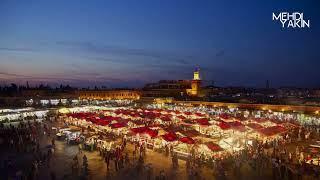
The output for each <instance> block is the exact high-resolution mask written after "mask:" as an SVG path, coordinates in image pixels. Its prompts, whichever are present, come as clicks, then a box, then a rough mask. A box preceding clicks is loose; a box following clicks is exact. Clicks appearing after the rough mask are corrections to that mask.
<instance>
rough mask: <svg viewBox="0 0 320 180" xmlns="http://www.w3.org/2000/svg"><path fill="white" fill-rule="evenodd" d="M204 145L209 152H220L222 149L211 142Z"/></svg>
mask: <svg viewBox="0 0 320 180" xmlns="http://www.w3.org/2000/svg"><path fill="white" fill-rule="evenodd" d="M205 145H207V147H208V148H209V149H210V150H211V151H221V150H222V148H221V147H220V146H219V145H218V144H216V143H213V142H207V143H205Z"/></svg>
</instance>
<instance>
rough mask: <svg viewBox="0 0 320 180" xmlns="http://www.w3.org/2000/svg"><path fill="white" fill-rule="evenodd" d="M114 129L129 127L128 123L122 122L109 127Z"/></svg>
mask: <svg viewBox="0 0 320 180" xmlns="http://www.w3.org/2000/svg"><path fill="white" fill-rule="evenodd" d="M109 126H110V127H111V128H112V129H116V128H123V127H126V126H127V123H124V122H120V123H113V124H110V125H109Z"/></svg>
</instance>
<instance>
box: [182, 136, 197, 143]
mask: <svg viewBox="0 0 320 180" xmlns="http://www.w3.org/2000/svg"><path fill="white" fill-rule="evenodd" d="M179 141H181V142H183V143H186V144H194V143H195V141H194V140H193V139H192V138H191V137H182V138H180V139H179Z"/></svg>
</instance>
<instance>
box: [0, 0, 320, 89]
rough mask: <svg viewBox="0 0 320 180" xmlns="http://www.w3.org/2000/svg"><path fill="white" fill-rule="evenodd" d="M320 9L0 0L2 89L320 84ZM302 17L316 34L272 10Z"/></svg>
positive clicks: (311, 4) (267, 1)
mask: <svg viewBox="0 0 320 180" xmlns="http://www.w3.org/2000/svg"><path fill="white" fill-rule="evenodd" d="M319 9H320V6H319V2H318V1H316V0H314V1H312V0H309V1H308V0H306V1H298V0H290V1H289V0H288V1H284V0H283V1H281V0H280V1H279V0H264V1H262V0H261V1H253V0H250V1H249V0H244V1H222V0H221V1H215V0H211V1H204V0H203V1H191V0H190V1H188V0H183V1H182V0H174V1H173V0H161V1H160V0H148V1H147V0H139V1H132V0H128V1H123V0H119V1H103V0H101V1H95V0H92V1H84V0H79V1H76V0H70V1H60V0H55V1H46V0H43V1H32V0H31V1H15V0H2V1H0V27H1V28H0V83H2V84H3V83H10V82H16V83H23V84H24V83H26V81H29V82H30V83H31V84H37V83H49V84H51V85H58V84H60V83H63V84H66V83H68V84H71V85H73V86H78V87H87V86H94V85H98V86H101V85H104V86H107V87H141V86H142V85H143V84H144V83H146V82H153V81H157V80H160V79H190V78H191V77H192V71H193V70H194V68H195V67H196V66H199V67H200V69H201V75H202V78H203V79H205V80H206V82H209V81H215V82H216V85H221V86H230V85H233V86H239V85H243V86H254V87H261V86H264V84H265V80H267V79H268V80H270V82H271V86H274V87H278V86H303V87H319V86H320V79H319V77H320V71H319V70H318V69H319V66H320V60H319V57H320V55H319V39H320V37H319V35H320V30H319V22H320V20H319V18H320V14H319ZM282 11H288V12H293V11H299V12H303V13H304V16H305V19H310V21H311V28H309V29H282V28H281V25H280V24H277V23H276V22H273V21H272V12H282Z"/></svg>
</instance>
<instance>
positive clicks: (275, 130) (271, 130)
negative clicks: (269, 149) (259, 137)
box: [258, 126, 287, 136]
mask: <svg viewBox="0 0 320 180" xmlns="http://www.w3.org/2000/svg"><path fill="white" fill-rule="evenodd" d="M286 130H287V129H286V128H285V127H283V126H270V127H267V128H263V129H258V132H259V133H260V134H263V135H265V136H273V135H276V134H280V133H283V132H286Z"/></svg>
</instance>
